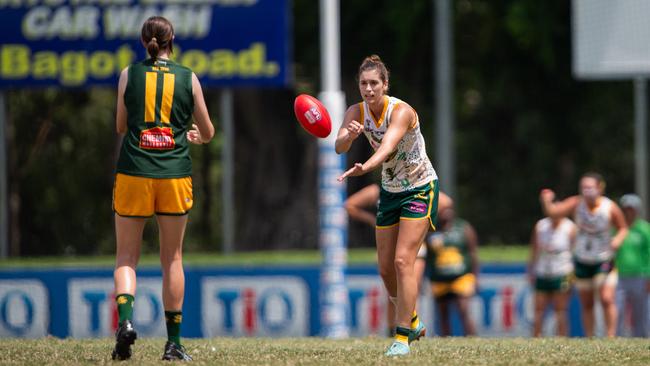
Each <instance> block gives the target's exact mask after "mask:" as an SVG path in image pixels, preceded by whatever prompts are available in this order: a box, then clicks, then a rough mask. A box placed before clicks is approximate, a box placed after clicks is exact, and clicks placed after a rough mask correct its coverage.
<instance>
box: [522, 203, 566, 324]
mask: <svg viewBox="0 0 650 366" xmlns="http://www.w3.org/2000/svg"><path fill="white" fill-rule="evenodd" d="M576 232H577V227H576V225H575V224H574V223H573V221H571V220H570V219H568V218H566V217H562V216H555V217H553V218H550V217H545V218H543V219H541V220H539V221H537V223H536V224H535V227H534V229H533V233H532V235H531V238H530V260H529V263H528V276H529V279H530V282H531V284H532V285H533V286H534V287H535V315H534V320H533V336H534V337H539V336H541V335H542V321H543V317H544V312H545V310H546V308H547V307H548V305H549V304H553V308H554V310H555V318H556V320H557V335H559V336H564V337H566V336H567V335H568V323H569V321H568V314H567V310H568V303H569V296H570V294H571V291H570V290H571V282H570V280H571V278H570V277H571V275H572V273H573V260H572V250H573V244H574V242H575V238H576Z"/></svg>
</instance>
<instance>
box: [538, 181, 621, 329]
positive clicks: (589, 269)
mask: <svg viewBox="0 0 650 366" xmlns="http://www.w3.org/2000/svg"><path fill="white" fill-rule="evenodd" d="M604 191H605V181H604V180H603V177H602V176H601V175H600V174H598V173H587V174H585V175H583V176H582V178H581V179H580V194H579V195H575V196H571V197H569V198H566V199H564V200H562V201H559V202H553V199H554V198H555V193H554V192H553V191H551V190H550V189H544V190H542V192H541V193H540V201H541V203H542V209H543V211H544V214H545V215H546V216H549V217H551V218H554V217H558V216H573V217H574V221H575V223H576V225H577V226H578V233H577V236H576V243H575V249H574V254H573V259H574V268H575V277H576V288H577V289H578V295H579V297H580V304H581V307H582V324H583V328H584V331H585V336H587V337H592V336H593V335H594V290H596V291H597V292H598V296H599V298H600V303H601V305H602V307H603V313H604V315H605V328H606V333H607V336H608V337H614V336H615V335H616V319H617V310H616V301H615V294H616V284H617V282H618V274H617V272H616V269H615V268H614V253H615V252H616V250H617V249H618V248H619V247H620V246H621V243H622V242H623V239H625V236H626V235H627V232H628V230H627V224H626V223H625V217H624V216H623V212H622V211H621V209H620V208H619V207H618V205H617V204H616V202H614V201H612V200H610V199H609V198H607V197H605V196H603V194H604ZM613 229H614V230H615V231H616V234H614V235H612V231H613Z"/></svg>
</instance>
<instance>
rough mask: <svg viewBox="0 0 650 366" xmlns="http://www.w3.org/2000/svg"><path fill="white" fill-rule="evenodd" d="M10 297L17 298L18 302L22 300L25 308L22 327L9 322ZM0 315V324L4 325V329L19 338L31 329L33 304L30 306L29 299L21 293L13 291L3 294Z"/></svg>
mask: <svg viewBox="0 0 650 366" xmlns="http://www.w3.org/2000/svg"><path fill="white" fill-rule="evenodd" d="M12 297H18V298H19V299H20V300H22V302H23V306H24V307H25V313H26V316H25V324H23V325H22V326H20V325H17V324H14V323H12V322H11V314H9V301H11V298H12ZM0 313H1V315H2V322H3V323H4V325H5V327H6V328H7V329H9V331H11V332H12V333H14V334H16V335H17V336H21V335H23V334H25V333H27V331H28V330H29V328H31V326H32V323H33V322H34V304H32V301H31V300H30V298H29V297H28V296H27V294H26V293H25V292H23V291H19V290H13V291H9V292H7V293H6V294H5V298H4V299H3V300H2V305H0Z"/></svg>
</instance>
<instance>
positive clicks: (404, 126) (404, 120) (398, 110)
mask: <svg viewBox="0 0 650 366" xmlns="http://www.w3.org/2000/svg"><path fill="white" fill-rule="evenodd" d="M414 119H415V111H413V108H411V107H410V106H408V105H404V104H398V105H397V106H396V107H395V109H393V112H392V114H391V123H390V126H388V129H387V130H386V133H385V134H384V138H383V139H382V141H381V145H379V147H378V148H377V150H376V151H375V153H374V154H372V156H371V157H370V159H368V160H366V162H365V163H363V164H361V163H356V164H354V166H353V167H352V168H350V169H349V170H348V171H346V172H345V173H343V175H341V176H340V177H339V178H338V180H339V181H342V180H343V179H345V178H347V177H356V176H360V175H364V174H366V173H368V172H371V171H373V170H375V169H377V168H378V167H379V166H381V164H382V163H383V162H384V161H386V159H388V157H389V156H390V154H392V153H393V152H394V151H395V149H397V144H399V142H400V140H402V138H403V137H404V135H406V132H407V131H408V130H409V128H410V127H411V125H412V123H413V121H414Z"/></svg>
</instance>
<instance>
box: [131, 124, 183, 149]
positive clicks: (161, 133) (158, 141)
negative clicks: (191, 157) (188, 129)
mask: <svg viewBox="0 0 650 366" xmlns="http://www.w3.org/2000/svg"><path fill="white" fill-rule="evenodd" d="M174 146H176V142H175V141H174V134H173V132H172V129H171V128H169V127H154V128H150V129H148V130H144V131H142V132H140V148H141V149H147V150H171V149H173V148H174Z"/></svg>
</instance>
